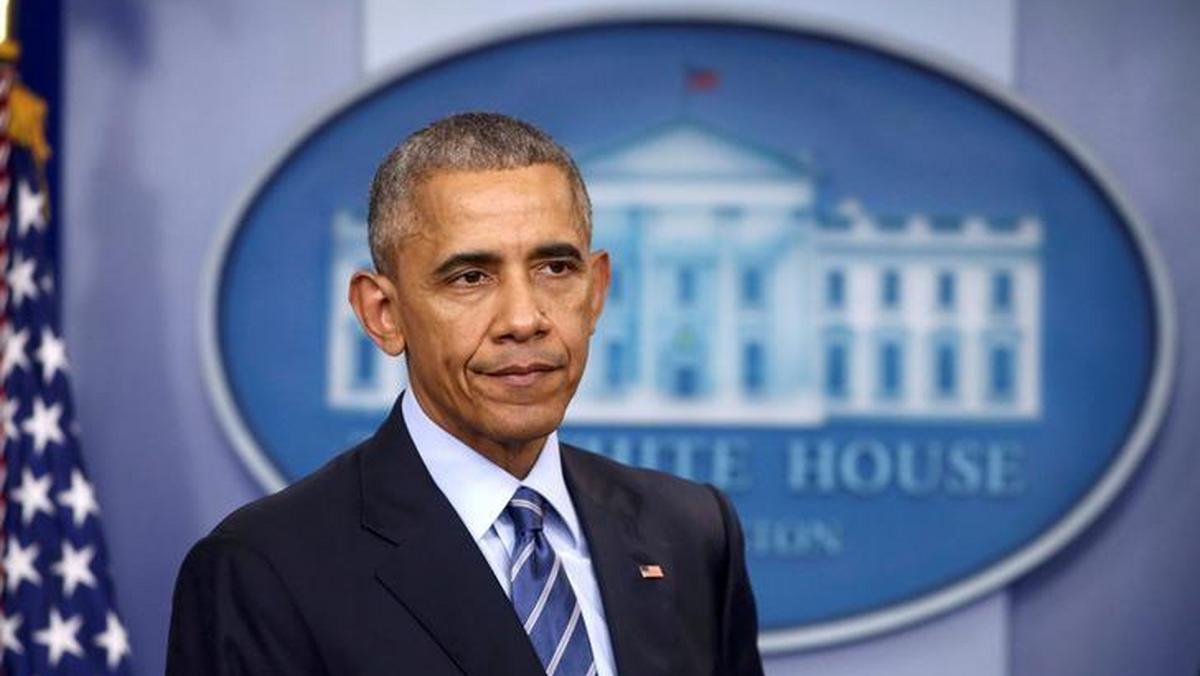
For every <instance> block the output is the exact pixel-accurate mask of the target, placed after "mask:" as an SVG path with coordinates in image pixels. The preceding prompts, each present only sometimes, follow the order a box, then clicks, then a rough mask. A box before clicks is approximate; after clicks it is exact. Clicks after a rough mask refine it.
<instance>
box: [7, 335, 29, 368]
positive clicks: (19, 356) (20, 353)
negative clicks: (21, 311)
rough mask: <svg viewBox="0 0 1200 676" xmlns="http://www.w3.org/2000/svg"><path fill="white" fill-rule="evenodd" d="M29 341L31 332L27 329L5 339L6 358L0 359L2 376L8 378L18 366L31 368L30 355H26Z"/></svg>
mask: <svg viewBox="0 0 1200 676" xmlns="http://www.w3.org/2000/svg"><path fill="white" fill-rule="evenodd" d="M28 342H29V332H28V331H26V330H25V329H21V330H20V331H17V332H16V333H14V334H12V335H9V336H7V340H5V341H4V359H3V360H2V361H0V378H7V377H8V374H9V373H11V372H12V370H13V369H14V368H17V367H18V366H19V367H21V368H23V369H27V368H29V357H27V356H25V344H26V343H28Z"/></svg>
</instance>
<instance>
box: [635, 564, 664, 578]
mask: <svg viewBox="0 0 1200 676" xmlns="http://www.w3.org/2000/svg"><path fill="white" fill-rule="evenodd" d="M638 572H639V573H641V574H642V579H643V580H661V579H662V578H663V569H662V566H658V565H655V564H652V563H651V564H642V565H640V566H638Z"/></svg>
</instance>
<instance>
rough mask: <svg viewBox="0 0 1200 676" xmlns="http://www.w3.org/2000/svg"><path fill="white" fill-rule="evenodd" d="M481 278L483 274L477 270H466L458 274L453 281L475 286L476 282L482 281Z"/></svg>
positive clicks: (482, 278)
mask: <svg viewBox="0 0 1200 676" xmlns="http://www.w3.org/2000/svg"><path fill="white" fill-rule="evenodd" d="M483 280H484V274H483V273H482V272H480V271H479V270H467V271H466V272H464V273H462V274H461V275H459V276H458V278H457V279H456V280H455V281H457V282H459V283H461V284H466V285H467V286H475V285H476V284H479V283H481V282H483Z"/></svg>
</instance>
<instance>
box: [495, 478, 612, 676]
mask: <svg viewBox="0 0 1200 676" xmlns="http://www.w3.org/2000/svg"><path fill="white" fill-rule="evenodd" d="M506 511H507V512H508V516H509V518H510V519H512V522H513V526H514V527H515V528H516V534H517V543H516V545H515V546H514V547H513V559H512V568H511V569H510V570H509V580H511V581H512V601H513V607H514V608H516V611H517V617H518V618H519V619H520V620H521V623H522V624H524V625H525V633H527V634H529V640H530V641H531V642H532V643H533V649H534V651H535V652H537V656H538V659H540V660H541V661H542V666H543V667H545V669H546V673H547V674H548V675H549V676H594V674H595V673H596V663H595V661H594V660H593V659H592V646H591V644H589V643H588V636H587V629H586V628H585V627H584V624H583V616H582V614H581V612H580V608H579V600H578V599H576V598H575V592H574V591H573V590H572V589H571V582H570V581H569V580H568V579H567V574H566V572H565V571H563V569H562V560H560V559H559V558H558V555H557V554H555V553H554V550H553V549H552V548H551V547H550V543H549V542H547V541H546V535H545V534H544V533H543V532H542V521H543V518H544V516H545V514H546V500H545V499H544V498H543V497H542V496H541V495H538V493H537V491H534V490H533V489H530V488H526V487H525V486H521V487H520V488H518V489H517V492H516V493H515V494H513V497H512V500H510V501H509V503H508V508H507V509H506Z"/></svg>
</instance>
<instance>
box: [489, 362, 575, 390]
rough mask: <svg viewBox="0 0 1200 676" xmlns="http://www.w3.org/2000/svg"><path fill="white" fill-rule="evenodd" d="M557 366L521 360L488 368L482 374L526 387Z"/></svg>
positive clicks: (555, 369)
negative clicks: (495, 367)
mask: <svg viewBox="0 0 1200 676" xmlns="http://www.w3.org/2000/svg"><path fill="white" fill-rule="evenodd" d="M559 368H561V367H559V366H557V365H555V364H551V363H549V362H542V361H535V362H523V363H517V364H509V365H507V366H504V367H502V368H498V369H493V370H489V371H486V372H485V373H484V375H486V376H488V377H490V378H497V379H499V380H500V381H501V382H503V383H504V384H506V385H509V386H512V387H528V386H530V385H533V384H535V383H537V382H538V381H540V380H542V379H543V378H545V377H546V376H548V375H549V374H551V373H553V372H555V371H557V370H558V369H559Z"/></svg>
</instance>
